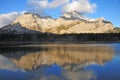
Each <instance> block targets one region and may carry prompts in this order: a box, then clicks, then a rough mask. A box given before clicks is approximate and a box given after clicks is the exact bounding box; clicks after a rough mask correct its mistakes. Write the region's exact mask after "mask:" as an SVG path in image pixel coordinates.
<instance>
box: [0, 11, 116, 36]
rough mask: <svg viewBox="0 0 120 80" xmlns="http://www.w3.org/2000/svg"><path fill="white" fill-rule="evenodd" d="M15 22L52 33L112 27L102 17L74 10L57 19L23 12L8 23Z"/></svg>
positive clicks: (83, 31)
mask: <svg viewBox="0 0 120 80" xmlns="http://www.w3.org/2000/svg"><path fill="white" fill-rule="evenodd" d="M16 23H19V24H20V25H21V27H24V28H26V29H29V30H34V31H39V32H43V33H54V34H72V33H76V34H79V33H106V32H108V31H112V30H113V29H114V26H113V25H112V23H111V22H109V21H105V20H104V18H99V19H92V18H86V17H84V16H82V15H80V14H79V13H78V12H76V11H73V12H69V13H65V14H64V15H63V16H61V17H59V18H57V19H53V18H51V17H50V16H45V17H43V16H40V15H38V14H31V13H25V14H23V15H21V16H19V17H18V18H17V19H16V20H15V21H13V23H11V24H10V25H11V26H12V25H13V26H14V24H16ZM8 26H9V25H8ZM11 28H12V27H11ZM9 29H10V28H9ZM2 30H3V29H2ZM2 30H1V31H2Z"/></svg>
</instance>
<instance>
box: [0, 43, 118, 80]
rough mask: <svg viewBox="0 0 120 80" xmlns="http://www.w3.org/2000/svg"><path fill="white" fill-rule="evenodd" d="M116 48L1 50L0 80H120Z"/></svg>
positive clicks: (66, 46) (27, 47)
mask: <svg viewBox="0 0 120 80" xmlns="http://www.w3.org/2000/svg"><path fill="white" fill-rule="evenodd" d="M119 48H120V45H119V44H44V45H43V44H41V45H22V46H12V47H11V46H9V47H1V48H0V80H13V79H14V80H120V69H119V67H120V50H119ZM6 76H8V77H9V78H7V77H6Z"/></svg>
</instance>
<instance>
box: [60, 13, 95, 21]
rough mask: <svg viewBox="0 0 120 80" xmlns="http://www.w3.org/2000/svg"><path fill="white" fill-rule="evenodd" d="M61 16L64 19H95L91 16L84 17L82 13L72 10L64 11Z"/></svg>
mask: <svg viewBox="0 0 120 80" xmlns="http://www.w3.org/2000/svg"><path fill="white" fill-rule="evenodd" d="M61 17H62V18H65V19H71V20H85V21H95V19H92V18H86V17H84V16H83V15H80V13H78V12H76V11H73V12H68V13H65V14H64V15H63V16H61Z"/></svg>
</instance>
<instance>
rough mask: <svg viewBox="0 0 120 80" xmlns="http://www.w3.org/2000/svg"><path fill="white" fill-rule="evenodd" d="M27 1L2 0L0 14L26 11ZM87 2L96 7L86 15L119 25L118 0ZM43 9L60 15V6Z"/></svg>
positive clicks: (55, 15)
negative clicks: (103, 18) (102, 18)
mask: <svg viewBox="0 0 120 80" xmlns="http://www.w3.org/2000/svg"><path fill="white" fill-rule="evenodd" d="M27 1H28V0H2V1H1V3H0V14H6V13H10V12H21V11H27V10H29V9H30V5H28V3H27ZM34 1H35V0H34ZM50 1H52V0H50ZM89 2H90V3H95V4H96V6H97V7H96V9H95V10H94V12H93V13H87V14H86V16H88V17H91V18H99V17H105V19H106V20H109V21H111V22H112V23H113V25H115V26H118V27H120V16H119V15H120V0H89ZM43 9H44V10H45V11H46V13H47V14H50V15H51V16H52V17H58V16H60V15H61V14H60V12H61V11H60V10H61V6H59V7H57V8H53V6H52V9H48V8H43ZM53 10H54V11H53Z"/></svg>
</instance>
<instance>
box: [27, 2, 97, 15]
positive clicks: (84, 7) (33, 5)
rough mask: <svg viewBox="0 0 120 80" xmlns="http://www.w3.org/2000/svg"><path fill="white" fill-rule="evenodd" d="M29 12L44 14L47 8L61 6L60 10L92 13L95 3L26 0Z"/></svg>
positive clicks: (63, 11) (51, 8)
mask: <svg viewBox="0 0 120 80" xmlns="http://www.w3.org/2000/svg"><path fill="white" fill-rule="evenodd" d="M28 5H29V6H30V12H32V13H40V14H45V12H46V9H47V10H53V9H57V8H58V7H60V8H61V12H62V13H65V12H71V11H77V12H79V13H82V14H85V13H93V12H94V10H95V8H96V4H95V3H90V1H89V0H52V1H49V0H28Z"/></svg>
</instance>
